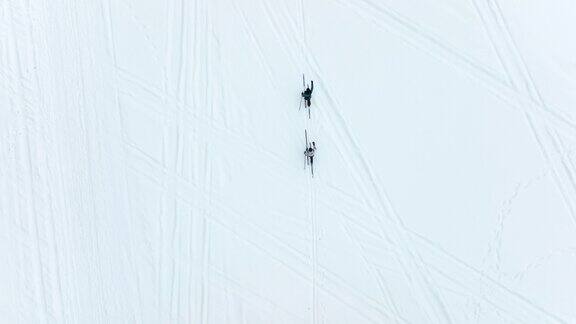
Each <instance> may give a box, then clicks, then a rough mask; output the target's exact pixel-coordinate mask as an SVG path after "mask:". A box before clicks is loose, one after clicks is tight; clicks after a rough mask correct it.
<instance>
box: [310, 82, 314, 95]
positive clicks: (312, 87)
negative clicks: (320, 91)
mask: <svg viewBox="0 0 576 324" xmlns="http://www.w3.org/2000/svg"><path fill="white" fill-rule="evenodd" d="M310 83H311V86H310V93H312V91H314V81H310Z"/></svg>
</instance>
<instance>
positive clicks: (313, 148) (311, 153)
mask: <svg viewBox="0 0 576 324" xmlns="http://www.w3.org/2000/svg"><path fill="white" fill-rule="evenodd" d="M314 153H316V142H312V146H310V147H309V148H307V149H306V151H304V155H305V156H306V157H307V158H308V164H310V165H312V164H313V163H314Z"/></svg>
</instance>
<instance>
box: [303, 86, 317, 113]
mask: <svg viewBox="0 0 576 324" xmlns="http://www.w3.org/2000/svg"><path fill="white" fill-rule="evenodd" d="M310 83H311V86H309V87H306V90H304V92H302V97H303V98H304V100H305V101H306V105H307V106H308V107H310V105H311V104H312V103H311V102H310V100H311V99H312V91H313V90H314V81H310Z"/></svg>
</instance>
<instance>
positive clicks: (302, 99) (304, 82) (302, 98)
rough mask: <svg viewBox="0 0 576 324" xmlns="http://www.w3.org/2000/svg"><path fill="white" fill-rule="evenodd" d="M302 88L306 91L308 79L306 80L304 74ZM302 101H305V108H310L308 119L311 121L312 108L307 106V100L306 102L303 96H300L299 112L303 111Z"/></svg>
mask: <svg viewBox="0 0 576 324" xmlns="http://www.w3.org/2000/svg"><path fill="white" fill-rule="evenodd" d="M302 87H303V89H304V90H306V79H305V78H304V74H302ZM302 101H304V108H308V119H310V107H308V105H307V104H306V100H304V97H303V96H300V106H298V111H300V109H302Z"/></svg>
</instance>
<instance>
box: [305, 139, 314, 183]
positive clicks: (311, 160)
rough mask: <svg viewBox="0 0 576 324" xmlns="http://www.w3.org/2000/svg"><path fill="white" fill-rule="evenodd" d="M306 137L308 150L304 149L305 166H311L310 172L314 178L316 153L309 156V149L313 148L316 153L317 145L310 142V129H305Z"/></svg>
mask: <svg viewBox="0 0 576 324" xmlns="http://www.w3.org/2000/svg"><path fill="white" fill-rule="evenodd" d="M304 139H305V140H306V151H304V168H306V165H309V166H310V172H312V178H314V155H312V156H308V155H307V153H308V149H309V148H312V149H313V150H314V151H312V152H314V153H316V152H315V151H316V145H312V144H311V143H310V142H308V131H306V130H304Z"/></svg>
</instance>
